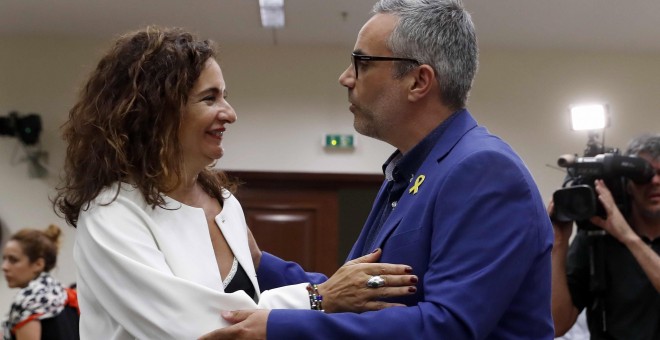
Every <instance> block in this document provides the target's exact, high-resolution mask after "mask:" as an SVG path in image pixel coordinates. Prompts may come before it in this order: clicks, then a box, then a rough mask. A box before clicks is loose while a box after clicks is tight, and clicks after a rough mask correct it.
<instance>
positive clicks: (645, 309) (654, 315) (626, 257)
mask: <svg viewBox="0 0 660 340" xmlns="http://www.w3.org/2000/svg"><path fill="white" fill-rule="evenodd" d="M642 239H643V240H644V242H645V243H646V244H648V245H649V246H650V247H651V248H652V249H653V250H654V251H655V252H656V253H658V254H660V238H657V239H655V240H653V241H650V240H649V239H647V238H644V237H643V238H642ZM590 249H591V250H593V254H594V257H593V260H594V263H595V264H596V265H598V264H601V265H602V268H603V269H602V270H596V274H598V273H602V275H601V276H600V277H602V279H598V276H596V277H593V276H591V275H590V271H589V268H590V262H589V261H590V256H589V253H590ZM596 268H599V267H598V266H597V267H596ZM566 273H567V277H568V288H569V291H570V293H571V298H572V299H573V304H574V305H575V307H577V308H578V310H580V311H581V310H582V309H583V308H585V307H586V308H587V324H588V325H589V332H590V333H591V339H654V340H657V339H660V293H658V291H656V289H655V288H654V287H653V284H652V283H651V282H650V281H649V279H648V277H647V276H646V274H645V273H644V271H643V270H642V267H641V266H640V265H639V264H638V263H637V261H636V260H635V258H634V256H633V255H632V253H631V252H630V251H629V250H628V248H626V246H625V245H623V244H622V243H620V242H618V241H617V240H616V239H614V238H613V237H612V236H610V235H605V236H588V235H587V234H586V232H585V231H584V230H579V232H578V234H577V235H576V237H575V239H574V240H573V243H572V244H571V246H570V248H569V251H568V259H567V264H566ZM594 283H596V284H597V287H598V285H600V286H601V287H602V291H603V292H602V294H601V295H602V299H601V300H602V302H601V303H600V305H602V306H603V307H604V310H605V327H606V331H605V332H602V328H603V327H602V319H603V318H602V317H601V316H602V313H601V311H600V310H599V309H598V307H599V299H598V292H597V290H596V291H594V290H593V289H590V288H591V287H590V285H592V284H594Z"/></svg>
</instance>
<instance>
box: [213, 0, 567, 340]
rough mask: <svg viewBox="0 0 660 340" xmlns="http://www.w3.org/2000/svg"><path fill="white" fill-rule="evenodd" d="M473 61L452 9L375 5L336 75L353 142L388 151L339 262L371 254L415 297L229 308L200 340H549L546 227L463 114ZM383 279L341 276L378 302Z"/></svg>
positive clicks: (521, 181) (265, 262)
mask: <svg viewBox="0 0 660 340" xmlns="http://www.w3.org/2000/svg"><path fill="white" fill-rule="evenodd" d="M477 55H478V51H477V40H476V35H475V31H474V26H473V24H472V20H471V18H470V15H469V14H468V13H467V11H465V9H464V8H463V7H462V4H461V2H460V1H458V0H416V1H414V0H409V1H405V0H381V1H379V2H378V3H377V4H376V5H375V6H374V15H373V16H372V17H371V19H369V21H367V23H366V24H365V25H364V26H363V27H362V29H361V30H360V32H359V34H358V37H357V42H356V44H355V48H354V50H353V52H352V53H351V55H350V58H351V64H350V65H349V66H348V68H347V69H346V70H345V71H344V72H343V73H342V74H341V76H340V77H339V82H340V84H341V85H342V86H344V87H346V88H347V90H348V101H349V103H350V111H351V112H352V113H353V116H354V127H355V129H356V130H357V132H359V133H361V134H363V135H365V136H368V137H372V138H375V139H378V140H381V141H383V142H386V143H388V144H390V145H392V146H394V147H395V148H396V149H397V150H396V151H395V152H394V153H393V154H392V156H390V158H389V159H388V160H387V161H386V162H385V164H384V165H383V172H384V173H385V178H386V179H385V181H384V183H383V185H382V186H381V189H380V192H379V194H378V196H377V197H376V200H375V203H374V206H373V209H372V211H371V213H370V215H369V217H368V218H367V221H366V223H365V226H364V228H363V230H362V232H361V234H360V236H359V238H358V240H357V241H356V243H355V244H354V246H353V249H352V250H351V252H350V254H349V256H348V258H349V260H350V259H353V258H357V257H360V256H362V255H363V254H368V253H370V252H372V251H373V250H374V249H378V248H380V249H382V255H381V258H380V261H381V262H383V263H385V262H389V263H402V264H406V265H409V266H410V267H411V268H412V271H413V273H414V274H415V275H416V276H417V277H418V278H419V281H418V282H417V290H416V292H415V293H414V294H411V295H406V296H402V297H397V298H391V299H388V300H387V301H389V302H394V303H398V304H400V305H401V307H390V308H385V309H381V310H377V311H365V312H363V313H360V314H354V313H334V314H328V313H322V312H318V311H310V310H272V311H267V310H259V311H234V312H229V313H225V314H224V315H223V316H224V317H225V318H226V319H227V320H229V321H230V322H232V323H236V324H235V325H233V326H230V327H227V328H225V329H222V330H218V331H215V332H213V333H210V334H208V335H207V338H208V339H223V338H227V339H229V338H231V339H235V338H239V339H242V338H266V336H267V337H268V338H269V339H535V340H539V339H552V338H553V336H554V331H553V325H552V318H551V310H550V292H551V287H550V277H551V273H550V270H551V262H550V252H551V248H552V226H551V223H550V219H549V218H548V215H547V213H546V211H545V207H544V204H543V201H542V199H541V196H540V194H539V191H538V189H537V186H536V184H535V183H534V180H533V179H532V176H531V175H530V173H529V171H528V169H527V168H526V166H525V164H524V163H523V161H522V160H521V159H520V158H519V157H518V156H517V155H516V153H515V152H514V151H513V150H512V149H511V147H509V145H507V144H506V143H505V142H503V141H502V140H501V139H499V138H498V137H496V136H493V135H492V134H490V133H489V132H488V131H487V130H486V129H485V128H484V127H481V126H479V125H478V124H477V122H476V121H475V119H474V118H473V117H472V115H471V114H470V113H469V112H468V111H467V110H466V109H465V106H466V102H467V97H468V93H469V90H470V88H471V86H472V80H473V78H474V75H475V73H476V70H477ZM255 263H256V262H255ZM379 274H381V273H371V276H366V277H360V278H355V277H352V278H347V279H351V280H354V281H358V282H359V286H360V287H366V289H375V290H383V292H385V290H384V289H386V285H387V282H388V280H391V279H392V278H390V277H389V276H388V275H382V274H381V275H379ZM257 276H258V277H259V285H260V287H262V288H264V289H268V288H272V287H276V286H281V285H286V284H292V283H294V282H310V281H313V280H314V277H311V276H309V275H308V273H305V272H304V271H303V270H302V269H301V268H300V267H299V266H297V265H296V264H293V263H290V262H285V261H283V260H280V259H278V258H276V257H274V256H272V255H270V254H267V253H265V252H264V253H262V255H261V260H260V265H259V268H258V272H257ZM262 285H263V286H262ZM317 293H318V294H317ZM314 295H325V292H324V291H322V290H321V289H319V291H318V292H314ZM310 296H311V295H310ZM345 298H346V300H349V299H350V298H351V297H350V296H346V297H345ZM326 303H327V304H333V305H336V304H338V303H341V301H325V300H324V301H323V304H326ZM335 310H336V309H335Z"/></svg>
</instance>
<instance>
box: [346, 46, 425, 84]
mask: <svg viewBox="0 0 660 340" xmlns="http://www.w3.org/2000/svg"><path fill="white" fill-rule="evenodd" d="M351 56H352V57H353V70H354V71H355V79H358V61H407V62H411V63H415V64H417V65H421V64H422V63H421V62H420V61H419V60H416V59H412V58H401V57H383V56H377V55H366V54H357V53H355V52H353V53H351Z"/></svg>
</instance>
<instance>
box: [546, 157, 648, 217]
mask: <svg viewBox="0 0 660 340" xmlns="http://www.w3.org/2000/svg"><path fill="white" fill-rule="evenodd" d="M601 149H602V148H601ZM594 150H595V148H593V147H592V148H590V147H588V148H587V150H586V151H585V156H584V157H578V156H577V155H563V156H561V157H559V160H558V161H557V165H559V166H560V167H562V168H566V173H567V175H566V179H565V181H564V184H563V185H562V189H559V190H557V191H555V192H554V194H553V196H552V198H553V201H554V204H555V209H554V215H553V216H552V217H553V218H554V219H555V220H557V221H561V222H569V221H576V224H577V226H578V228H583V229H587V230H594V229H597V228H598V227H596V226H595V225H593V224H592V223H591V222H590V221H589V218H591V217H593V216H600V217H603V218H605V217H606V212H605V209H604V208H603V206H602V204H601V203H600V201H599V200H598V197H597V195H596V192H595V189H594V181H595V180H596V179H602V180H603V181H604V182H605V185H607V188H608V189H609V190H610V192H612V196H613V197H614V201H615V203H616V204H617V207H618V208H619V210H620V211H621V213H622V214H623V215H624V216H628V214H629V212H630V201H629V200H630V198H629V196H628V194H627V192H626V181H627V180H631V181H633V182H634V183H636V184H644V183H648V182H649V181H650V180H651V179H652V178H653V175H654V173H655V172H654V170H653V167H651V164H649V163H648V162H647V161H646V160H644V159H643V158H638V157H634V156H622V155H619V153H618V150H616V149H611V148H610V149H607V151H608V152H607V153H602V154H597V155H595V156H592V157H588V154H589V153H590V152H593V151H594ZM567 186H568V187H567Z"/></svg>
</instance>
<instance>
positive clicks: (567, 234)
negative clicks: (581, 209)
mask: <svg viewBox="0 0 660 340" xmlns="http://www.w3.org/2000/svg"><path fill="white" fill-rule="evenodd" d="M554 213H555V202H554V201H553V200H550V203H549V204H548V215H549V216H550V220H551V221H552V229H553V231H554V233H555V243H554V248H557V247H563V248H565V249H568V241H569V240H570V238H571V234H572V233H573V221H569V222H561V221H557V220H556V219H554V218H552V216H553V215H554Z"/></svg>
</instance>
